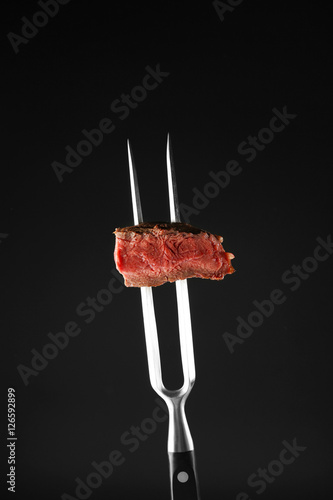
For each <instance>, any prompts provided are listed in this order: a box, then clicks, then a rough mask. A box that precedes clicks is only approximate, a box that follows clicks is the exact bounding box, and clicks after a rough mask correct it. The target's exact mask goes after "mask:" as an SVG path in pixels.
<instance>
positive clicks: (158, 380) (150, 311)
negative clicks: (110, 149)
mask: <svg viewBox="0 0 333 500" xmlns="http://www.w3.org/2000/svg"><path fill="white" fill-rule="evenodd" d="M127 151H128V165H129V172H130V183H131V195H132V206H133V218H134V224H139V223H140V222H143V217H142V207H141V201H140V192H139V183H138V176H137V172H136V168H135V164H134V160H133V153H132V148H131V146H130V142H129V140H127ZM140 290H141V301H142V312H143V322H144V330H145V339H146V349H147V359H148V371H149V379H150V383H151V385H152V387H153V389H154V390H155V391H156V392H157V393H159V394H161V392H162V390H163V389H164V386H163V383H162V373H161V358H160V351H159V343H158V334H157V326H156V318H155V311H154V300H153V293H152V289H151V288H150V287H142V288H141V289H140Z"/></svg>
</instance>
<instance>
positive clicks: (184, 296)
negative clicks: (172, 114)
mask: <svg viewBox="0 0 333 500" xmlns="http://www.w3.org/2000/svg"><path fill="white" fill-rule="evenodd" d="M127 147H128V162H129V172H130V184H131V195H132V206H133V217H134V224H139V223H140V222H143V217H142V207H141V200H140V193H139V185H138V178H137V173H136V169H135V164H134V161H133V155H132V151H131V146H130V143H129V141H127ZM166 163H167V176H168V190H169V205H170V220H171V222H181V220H180V211H179V202H178V194H177V186H176V176H175V168H174V163H173V156H172V150H171V144H170V136H169V135H168V138H167V155H166ZM175 285H176V295H177V307H178V324H179V341H180V353H181V362H182V370H183V378H184V382H183V385H182V387H181V388H180V389H176V390H169V389H167V388H166V387H165V386H164V384H163V379H162V371H161V359H160V351H159V342H158V334H157V326H156V318H155V310H154V301H153V293H152V288H151V287H141V288H140V290H141V300H142V311H143V320H144V329H145V339H146V349H147V358H148V369H149V378H150V383H151V386H152V387H153V389H154V390H155V391H156V392H157V394H158V395H159V396H160V397H161V398H162V399H164V401H165V403H166V405H167V407H168V411H169V433H168V448H167V449H168V455H169V466H170V484H171V498H172V500H199V499H200V496H199V487H198V479H197V470H196V461H195V454H194V446H193V440H192V436H191V433H190V429H189V426H188V423H187V419H186V415H185V402H186V399H187V397H188V395H189V394H190V392H191V389H192V387H193V385H194V382H195V363H194V352H193V340H192V327H191V314H190V302H189V296H188V288H187V280H179V281H176V282H175Z"/></svg>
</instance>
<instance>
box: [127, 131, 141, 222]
mask: <svg viewBox="0 0 333 500" xmlns="http://www.w3.org/2000/svg"><path fill="white" fill-rule="evenodd" d="M127 152H128V165H129V173H130V183H131V195H132V207H133V219H134V224H135V225H136V224H139V223H140V222H143V217H142V207H141V200H140V192H139V184H138V176H137V173H136V168H135V164H134V160H133V154H132V148H131V146H130V142H129V139H127Z"/></svg>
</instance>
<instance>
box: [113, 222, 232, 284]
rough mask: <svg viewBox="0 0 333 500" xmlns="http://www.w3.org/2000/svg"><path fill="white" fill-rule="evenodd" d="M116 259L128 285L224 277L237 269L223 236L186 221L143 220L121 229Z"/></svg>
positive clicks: (117, 232) (115, 252)
mask: <svg viewBox="0 0 333 500" xmlns="http://www.w3.org/2000/svg"><path fill="white" fill-rule="evenodd" d="M114 234H115V235H116V246H115V251H114V260H115V263H116V267H117V269H118V271H119V272H120V273H121V274H122V275H123V276H124V279H125V285H126V286H127V287H142V286H159V285H163V284H164V283H166V282H168V281H169V282H173V281H176V280H183V279H186V278H204V279H211V280H222V279H223V278H224V276H225V275H226V274H231V273H233V272H234V271H235V270H234V268H233V267H232V265H231V263H230V260H231V259H233V258H234V255H233V254H232V253H230V252H225V251H224V248H223V246H222V241H223V238H222V236H218V235H215V234H212V233H209V232H208V231H204V230H202V229H198V228H196V227H194V226H191V225H190V224H184V223H182V222H172V223H166V222H143V223H141V224H138V225H136V226H129V227H123V228H117V229H116V230H115V231H114Z"/></svg>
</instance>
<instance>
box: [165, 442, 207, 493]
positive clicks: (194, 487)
mask: <svg viewBox="0 0 333 500" xmlns="http://www.w3.org/2000/svg"><path fill="white" fill-rule="evenodd" d="M168 454H169V466H170V483H171V500H200V495H199V485H198V477H197V469H196V463H195V454H194V450H191V451H182V452H169V453H168Z"/></svg>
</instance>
